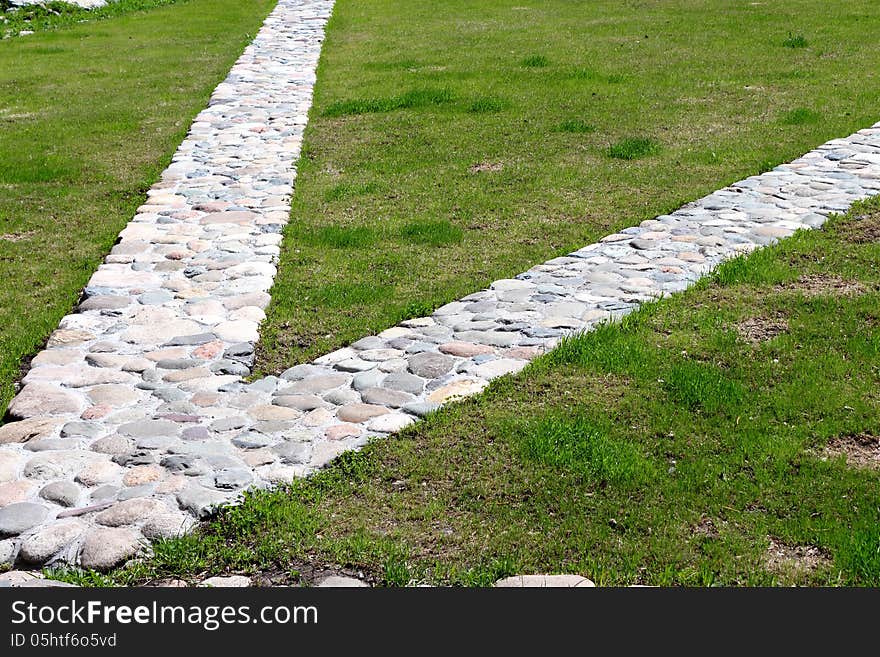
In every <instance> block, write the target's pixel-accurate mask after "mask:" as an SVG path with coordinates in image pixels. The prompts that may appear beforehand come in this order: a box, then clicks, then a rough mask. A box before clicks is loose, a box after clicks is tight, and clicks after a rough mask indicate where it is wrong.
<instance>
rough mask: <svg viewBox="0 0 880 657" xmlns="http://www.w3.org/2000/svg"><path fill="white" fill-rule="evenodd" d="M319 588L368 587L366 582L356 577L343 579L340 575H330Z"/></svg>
mask: <svg viewBox="0 0 880 657" xmlns="http://www.w3.org/2000/svg"><path fill="white" fill-rule="evenodd" d="M315 586H316V587H318V588H357V587H364V586H366V587H368V586H369V584H367V583H366V582H364V581H361V580H359V579H357V578H355V577H343V576H340V575H329V576H327V577H325V578H323V579H322V580H321V581H320V582H318V583H317V584H316V585H315Z"/></svg>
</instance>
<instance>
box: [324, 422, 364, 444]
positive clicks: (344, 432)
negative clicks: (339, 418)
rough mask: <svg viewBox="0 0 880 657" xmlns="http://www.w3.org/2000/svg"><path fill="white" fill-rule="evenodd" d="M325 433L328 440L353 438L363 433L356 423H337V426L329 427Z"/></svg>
mask: <svg viewBox="0 0 880 657" xmlns="http://www.w3.org/2000/svg"><path fill="white" fill-rule="evenodd" d="M324 435H325V436H327V440H342V439H343V438H353V437H355V436H359V435H361V429H360V427H358V426H357V425H355V424H347V423H346V424H337V425H336V426H333V427H329V428H328V429H327V430H326V431H325V432H324Z"/></svg>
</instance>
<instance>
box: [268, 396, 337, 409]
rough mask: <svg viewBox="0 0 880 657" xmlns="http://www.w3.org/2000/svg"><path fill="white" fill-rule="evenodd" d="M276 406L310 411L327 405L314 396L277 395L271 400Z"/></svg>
mask: <svg viewBox="0 0 880 657" xmlns="http://www.w3.org/2000/svg"><path fill="white" fill-rule="evenodd" d="M272 403H273V404H275V405H276V406H283V407H285V408H296V409H298V410H300V411H311V410H314V409H316V408H324V407H325V406H327V404H325V403H324V400H322V399H321V398H320V397H317V396H315V395H278V396H277V397H275V398H273V399H272Z"/></svg>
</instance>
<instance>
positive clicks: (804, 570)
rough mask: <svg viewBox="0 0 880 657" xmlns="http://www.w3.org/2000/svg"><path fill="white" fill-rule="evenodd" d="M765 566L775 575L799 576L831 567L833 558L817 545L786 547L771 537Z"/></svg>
mask: <svg viewBox="0 0 880 657" xmlns="http://www.w3.org/2000/svg"><path fill="white" fill-rule="evenodd" d="M765 565H766V567H767V570H769V571H771V572H774V573H778V574H781V575H789V576H799V575H806V574H808V573H812V572H814V571H816V570H819V569H820V568H825V567H827V566H830V565H831V557H830V556H829V555H828V554H827V553H826V552H825V551H824V550H822V548H818V547H816V546H815V545H786V544H785V543H783V542H782V541H780V540H778V539H775V538H773V537H772V536H771V537H770V546H769V547H768V548H767V553H766V555H765Z"/></svg>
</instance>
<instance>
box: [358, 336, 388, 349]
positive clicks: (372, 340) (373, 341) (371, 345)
mask: <svg viewBox="0 0 880 657" xmlns="http://www.w3.org/2000/svg"><path fill="white" fill-rule="evenodd" d="M351 347H352V349H357V350H358V351H364V350H366V349H382V348H384V347H385V341H384V340H383V339H382V338H377V337H375V336H369V337H366V338H361V339H360V340H358V341H357V342H352V343H351Z"/></svg>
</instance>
